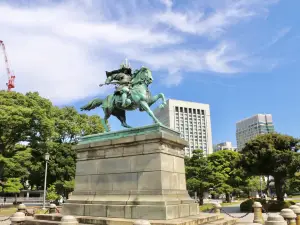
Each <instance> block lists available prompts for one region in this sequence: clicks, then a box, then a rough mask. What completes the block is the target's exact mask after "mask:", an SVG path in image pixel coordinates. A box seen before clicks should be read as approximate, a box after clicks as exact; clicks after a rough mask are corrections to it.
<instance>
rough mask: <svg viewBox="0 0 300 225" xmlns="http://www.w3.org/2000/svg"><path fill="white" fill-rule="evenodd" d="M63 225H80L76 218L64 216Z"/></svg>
mask: <svg viewBox="0 0 300 225" xmlns="http://www.w3.org/2000/svg"><path fill="white" fill-rule="evenodd" d="M60 222H61V223H60V224H61V225H78V221H77V219H76V218H75V217H74V216H70V215H68V216H63V217H62V218H61V221H60Z"/></svg>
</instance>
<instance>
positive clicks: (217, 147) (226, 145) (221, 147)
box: [214, 141, 237, 152]
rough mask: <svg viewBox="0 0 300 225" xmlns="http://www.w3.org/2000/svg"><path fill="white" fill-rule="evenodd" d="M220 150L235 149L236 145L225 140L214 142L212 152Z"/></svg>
mask: <svg viewBox="0 0 300 225" xmlns="http://www.w3.org/2000/svg"><path fill="white" fill-rule="evenodd" d="M220 150H231V151H237V147H234V146H232V143H231V142H230V141H225V142H222V143H219V144H216V145H215V146H214V152H217V151H220Z"/></svg>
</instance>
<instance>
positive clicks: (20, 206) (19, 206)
mask: <svg viewBox="0 0 300 225" xmlns="http://www.w3.org/2000/svg"><path fill="white" fill-rule="evenodd" d="M17 212H22V213H26V205H24V204H20V205H18V210H17Z"/></svg>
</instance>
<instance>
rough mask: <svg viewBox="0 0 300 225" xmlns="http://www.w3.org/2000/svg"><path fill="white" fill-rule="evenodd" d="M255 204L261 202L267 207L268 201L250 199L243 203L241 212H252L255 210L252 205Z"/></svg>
mask: <svg viewBox="0 0 300 225" xmlns="http://www.w3.org/2000/svg"><path fill="white" fill-rule="evenodd" d="M254 202H260V203H261V204H262V205H265V204H266V203H267V201H266V199H260V198H250V199H247V200H246V201H243V202H242V203H241V204H240V211H241V212H252V211H253V208H252V205H253V203H254Z"/></svg>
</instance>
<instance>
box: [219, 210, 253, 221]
mask: <svg viewBox="0 0 300 225" xmlns="http://www.w3.org/2000/svg"><path fill="white" fill-rule="evenodd" d="M221 211H222V212H223V213H225V214H226V215H228V216H230V217H232V218H237V219H241V218H244V217H246V216H248V215H249V214H250V213H251V212H247V213H246V214H245V215H242V216H233V215H230V214H229V213H228V212H226V211H225V210H224V209H221Z"/></svg>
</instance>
